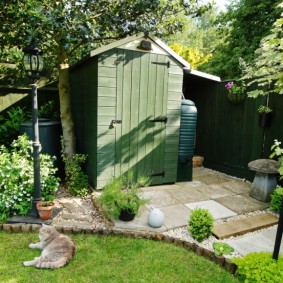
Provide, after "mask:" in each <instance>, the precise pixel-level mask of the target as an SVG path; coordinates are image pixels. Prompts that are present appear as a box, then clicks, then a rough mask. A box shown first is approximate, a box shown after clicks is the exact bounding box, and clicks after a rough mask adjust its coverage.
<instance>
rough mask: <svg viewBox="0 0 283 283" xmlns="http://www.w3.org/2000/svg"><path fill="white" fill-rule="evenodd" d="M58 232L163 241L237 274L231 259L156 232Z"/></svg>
mask: <svg viewBox="0 0 283 283" xmlns="http://www.w3.org/2000/svg"><path fill="white" fill-rule="evenodd" d="M40 227H41V225H39V224H0V231H5V232H10V233H29V232H35V233H36V232H38V230H39V229H40ZM56 229H57V230H58V232H60V233H64V234H80V233H83V234H96V235H104V236H109V235H113V236H124V237H131V238H136V239H149V240H153V241H163V242H165V243H169V244H173V245H176V246H179V247H183V248H185V249H187V250H190V251H193V252H194V253H195V254H197V255H199V256H203V257H205V258H207V259H209V260H211V261H214V262H215V263H216V264H218V265H219V266H221V267H223V268H225V269H226V270H227V271H228V272H230V273H231V274H235V272H236V269H237V266H236V264H234V263H232V262H231V261H230V260H229V259H227V258H225V257H223V256H217V255H215V254H214V252H213V251H210V250H208V249H205V248H203V247H200V246H198V245H197V244H195V243H191V242H186V241H183V240H180V239H176V238H174V237H170V236H165V235H163V234H160V233H154V232H143V231H127V230H119V229H102V230H97V229H96V230H95V229H88V228H84V229H82V228H78V227H56Z"/></svg>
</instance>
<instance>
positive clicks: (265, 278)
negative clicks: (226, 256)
mask: <svg viewBox="0 0 283 283" xmlns="http://www.w3.org/2000/svg"><path fill="white" fill-rule="evenodd" d="M231 262H234V263H235V264H236V265H237V267H238V268H237V271H236V274H237V275H239V277H240V279H242V280H243V281H244V282H253V283H257V282H258V283H260V282H266V283H268V282H270V283H281V282H282V278H283V258H282V257H280V258H279V259H278V261H276V260H274V259H272V254H271V253H269V252H254V253H250V254H247V255H245V256H244V257H243V258H233V259H231Z"/></svg>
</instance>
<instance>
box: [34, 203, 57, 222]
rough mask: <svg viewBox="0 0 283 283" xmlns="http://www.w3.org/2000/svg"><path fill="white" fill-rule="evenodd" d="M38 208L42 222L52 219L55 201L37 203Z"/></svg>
mask: <svg viewBox="0 0 283 283" xmlns="http://www.w3.org/2000/svg"><path fill="white" fill-rule="evenodd" d="M36 208H37V211H38V214H39V217H40V219H41V220H48V219H51V218H52V214H53V209H54V202H53V201H39V202H37V203H36Z"/></svg>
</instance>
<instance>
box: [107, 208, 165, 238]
mask: <svg viewBox="0 0 283 283" xmlns="http://www.w3.org/2000/svg"><path fill="white" fill-rule="evenodd" d="M148 213H149V209H148V208H147V207H141V208H140V214H139V216H136V217H135V218H134V219H133V220H132V221H121V220H119V219H112V220H113V222H114V225H115V228H118V229H126V230H137V231H155V232H160V233H161V232H164V231H166V227H165V226H164V225H163V226H161V227H159V228H153V227H150V226H149V225H148Z"/></svg>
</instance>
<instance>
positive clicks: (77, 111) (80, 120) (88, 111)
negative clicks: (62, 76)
mask: <svg viewBox="0 0 283 283" xmlns="http://www.w3.org/2000/svg"><path fill="white" fill-rule="evenodd" d="M97 80H98V75H97V58H90V59H89V60H88V61H86V62H84V64H83V65H79V66H78V67H76V68H75V69H73V70H71V73H70V82H71V97H72V101H71V103H72V114H73V119H74V123H75V135H76V143H77V152H78V153H85V154H87V155H88V158H87V166H86V170H87V174H88V177H89V182H90V185H92V186H95V185H96V170H97V150H96V148H97Z"/></svg>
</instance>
